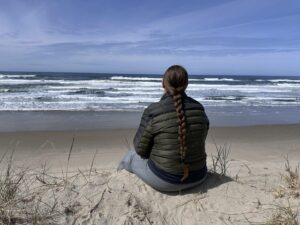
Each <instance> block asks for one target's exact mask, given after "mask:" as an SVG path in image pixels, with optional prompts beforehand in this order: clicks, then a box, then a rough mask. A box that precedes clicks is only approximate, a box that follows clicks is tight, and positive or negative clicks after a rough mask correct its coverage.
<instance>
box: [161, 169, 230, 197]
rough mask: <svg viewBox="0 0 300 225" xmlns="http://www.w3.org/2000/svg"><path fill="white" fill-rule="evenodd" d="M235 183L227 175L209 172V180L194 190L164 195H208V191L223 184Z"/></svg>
mask: <svg viewBox="0 0 300 225" xmlns="http://www.w3.org/2000/svg"><path fill="white" fill-rule="evenodd" d="M231 181H234V180H233V179H232V178H231V177H228V176H225V175H220V174H218V173H213V172H208V173H207V178H206V180H205V181H204V182H203V183H202V184H200V185H198V186H196V187H193V188H190V189H187V190H184V191H181V192H179V193H178V192H168V193H167V192H164V194H167V195H178V194H180V195H186V194H191V193H206V192H207V190H209V189H213V188H215V187H218V186H220V185H222V184H225V183H227V182H231Z"/></svg>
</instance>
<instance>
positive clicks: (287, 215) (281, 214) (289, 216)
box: [264, 205, 299, 225]
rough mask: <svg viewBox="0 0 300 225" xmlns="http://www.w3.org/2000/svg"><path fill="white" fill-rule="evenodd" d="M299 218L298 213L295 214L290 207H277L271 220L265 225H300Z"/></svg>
mask: <svg viewBox="0 0 300 225" xmlns="http://www.w3.org/2000/svg"><path fill="white" fill-rule="evenodd" d="M297 216H298V212H297V211H296V212H295V211H294V210H293V209H292V207H291V206H290V205H288V206H277V209H276V211H275V213H274V214H273V215H272V217H271V219H270V220H269V221H267V223H265V224H264V225H299V221H298V219H297Z"/></svg>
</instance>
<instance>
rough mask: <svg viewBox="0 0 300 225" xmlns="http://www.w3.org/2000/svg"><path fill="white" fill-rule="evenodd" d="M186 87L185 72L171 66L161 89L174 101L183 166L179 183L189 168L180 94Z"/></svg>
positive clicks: (184, 121)
mask: <svg viewBox="0 0 300 225" xmlns="http://www.w3.org/2000/svg"><path fill="white" fill-rule="evenodd" d="M187 85H188V74H187V71H186V70H185V69H184V68H183V67H182V66H179V65H173V66H171V67H169V68H168V69H167V70H166V72H165V74H164V77H163V87H164V89H165V90H166V92H167V93H169V94H170V95H171V96H172V97H173V100H174V106H175V109H176V113H177V123H178V140H179V143H180V150H179V153H180V159H181V163H182V166H183V177H182V178H181V181H184V180H185V179H186V178H187V177H188V175H189V166H188V164H187V163H186V161H185V160H186V154H187V145H186V120H185V113H184V108H183V104H182V94H183V93H184V92H185V89H186V88H187Z"/></svg>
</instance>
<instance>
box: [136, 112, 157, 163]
mask: <svg viewBox="0 0 300 225" xmlns="http://www.w3.org/2000/svg"><path fill="white" fill-rule="evenodd" d="M133 144H134V148H135V151H136V153H137V154H138V155H140V156H141V157H142V158H144V159H147V158H149V157H150V153H151V149H152V145H153V134H152V118H151V116H150V114H149V111H148V109H145V111H144V113H143V115H142V119H141V123H140V126H139V128H138V130H137V132H136V134H135V137H134V140H133Z"/></svg>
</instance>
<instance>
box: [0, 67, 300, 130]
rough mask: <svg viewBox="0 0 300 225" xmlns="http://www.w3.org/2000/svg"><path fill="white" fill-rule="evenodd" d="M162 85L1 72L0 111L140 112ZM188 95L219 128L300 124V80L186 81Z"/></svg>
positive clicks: (113, 77)
mask: <svg viewBox="0 0 300 225" xmlns="http://www.w3.org/2000/svg"><path fill="white" fill-rule="evenodd" d="M161 80H162V76H159V75H146V74H139V75H130V74H96V73H56V72H55V73H49V72H30V73H29V72H0V111H2V112H7V111H9V112H12V111H14V112H20V111H21V112H24V111H25V112H36V111H39V112H41V111H44V112H49V111H69V112H70V111H72V112H75V111H76V112H77V111H81V112H112V111H115V112H142V111H143V109H144V108H145V107H147V106H148V105H149V104H150V103H152V102H155V101H159V99H160V97H161V96H162V93H163V89H162V87H161ZM187 94H188V95H189V96H191V97H193V98H195V99H196V100H198V101H199V102H201V103H202V104H203V105H204V107H205V108H206V109H207V111H208V112H209V114H210V115H211V116H212V117H214V118H216V119H215V120H216V121H218V120H219V122H218V123H217V124H219V125H223V123H222V120H226V118H229V117H230V118H231V120H232V119H234V118H236V120H237V121H238V120H240V122H238V123H240V124H243V121H248V120H251V121H248V122H247V124H251V123H253V124H261V123H262V124H266V123H300V119H299V116H298V115H299V113H300V77H289V76H281V77H278V76H277V77H272V76H229V75H228V76H227V75H224V76H209V75H207V76H205V75H190V76H189V85H188V88H187ZM240 115H242V116H240ZM239 116H240V117H239ZM225 125H226V123H225Z"/></svg>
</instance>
